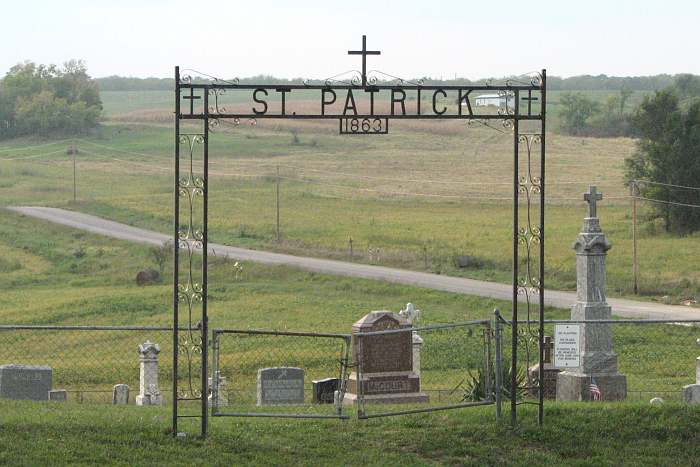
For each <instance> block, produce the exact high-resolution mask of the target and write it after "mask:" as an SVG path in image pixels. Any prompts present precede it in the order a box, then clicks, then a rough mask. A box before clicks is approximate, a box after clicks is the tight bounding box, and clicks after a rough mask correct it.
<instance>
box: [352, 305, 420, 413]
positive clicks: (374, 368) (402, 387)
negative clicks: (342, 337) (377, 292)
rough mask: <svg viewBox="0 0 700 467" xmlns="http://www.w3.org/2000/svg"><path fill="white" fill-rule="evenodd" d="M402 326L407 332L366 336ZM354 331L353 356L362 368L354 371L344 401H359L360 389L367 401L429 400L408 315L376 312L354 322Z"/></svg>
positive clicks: (398, 328)
mask: <svg viewBox="0 0 700 467" xmlns="http://www.w3.org/2000/svg"><path fill="white" fill-rule="evenodd" d="M400 329H406V331H401V332H394V333H388V334H369V335H366V336H365V335H364V334H366V333H372V332H377V331H390V330H400ZM352 331H353V358H354V361H355V362H356V364H357V366H358V367H359V369H360V371H359V372H357V371H353V372H352V373H351V374H350V377H349V378H348V385H347V391H346V393H345V397H344V401H343V402H344V403H346V404H353V403H356V402H357V401H358V397H359V395H360V391H361V394H362V397H363V399H364V401H365V403H394V404H396V403H412V402H427V401H428V395H427V394H425V393H422V392H420V389H421V388H420V376H419V375H417V374H416V373H415V372H414V368H413V333H412V331H411V324H410V323H409V322H408V321H407V320H406V319H405V318H403V317H402V316H400V315H398V314H396V313H393V312H391V311H373V312H371V313H369V314H367V315H365V316H364V317H363V318H361V319H360V320H359V321H357V322H356V323H355V324H353V326H352Z"/></svg>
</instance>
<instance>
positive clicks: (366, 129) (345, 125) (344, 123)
mask: <svg viewBox="0 0 700 467" xmlns="http://www.w3.org/2000/svg"><path fill="white" fill-rule="evenodd" d="M387 133H389V119H387V118H342V119H340V134H341V135H385V134H387Z"/></svg>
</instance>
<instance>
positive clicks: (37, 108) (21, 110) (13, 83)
mask: <svg viewBox="0 0 700 467" xmlns="http://www.w3.org/2000/svg"><path fill="white" fill-rule="evenodd" d="M101 114H102V102H101V100H100V92H99V88H98V85H97V82H95V80H93V79H92V78H90V76H89V75H88V74H87V68H86V66H85V64H84V63H83V62H82V61H80V60H71V61H68V62H66V63H65V64H64V65H63V66H62V67H60V68H59V67H57V66H55V65H37V64H36V63H33V62H25V63H21V64H18V65H15V66H13V67H12V68H11V69H10V71H9V72H8V73H7V74H6V75H5V77H3V78H2V80H0V138H10V137H14V136H22V135H41V136H48V135H51V134H70V135H72V134H82V133H85V132H87V131H88V130H90V129H91V128H94V127H95V126H96V125H97V124H98V122H99V119H100V116H101Z"/></svg>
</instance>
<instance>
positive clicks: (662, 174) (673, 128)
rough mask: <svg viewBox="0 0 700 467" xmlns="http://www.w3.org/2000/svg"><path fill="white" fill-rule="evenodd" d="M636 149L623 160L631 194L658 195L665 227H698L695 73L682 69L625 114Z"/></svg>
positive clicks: (699, 95)
mask: <svg viewBox="0 0 700 467" xmlns="http://www.w3.org/2000/svg"><path fill="white" fill-rule="evenodd" d="M630 122H631V125H632V127H633V128H634V130H635V133H636V136H638V138H639V139H638V140H637V150H636V151H635V153H634V155H633V156H632V157H630V158H629V159H627V160H626V161H625V163H626V168H627V179H628V181H629V182H630V184H631V188H632V190H633V194H634V195H635V196H642V197H644V198H650V199H654V200H658V201H656V202H655V203H654V204H653V209H652V216H653V217H657V218H661V219H663V221H664V227H665V229H666V231H667V232H673V233H677V234H687V233H691V232H695V231H698V230H700V207H693V206H700V189H698V188H696V187H698V186H700V182H698V180H700V78H698V77H697V76H692V75H684V76H681V77H679V78H678V79H676V81H675V82H674V83H673V84H672V85H671V86H669V87H667V88H666V89H663V90H661V91H657V92H656V93H654V94H653V95H650V96H646V97H645V98H644V101H643V102H642V103H641V105H640V106H639V107H638V108H637V109H636V110H635V111H634V112H633V113H632V114H631V116H630Z"/></svg>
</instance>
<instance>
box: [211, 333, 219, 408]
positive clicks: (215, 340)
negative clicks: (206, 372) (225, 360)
mask: <svg viewBox="0 0 700 467" xmlns="http://www.w3.org/2000/svg"><path fill="white" fill-rule="evenodd" d="M219 376H220V375H219V333H218V332H216V329H215V330H213V331H212V333H211V384H210V387H211V396H209V401H210V402H211V403H210V406H211V414H212V415H216V413H217V412H218V411H219Z"/></svg>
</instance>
